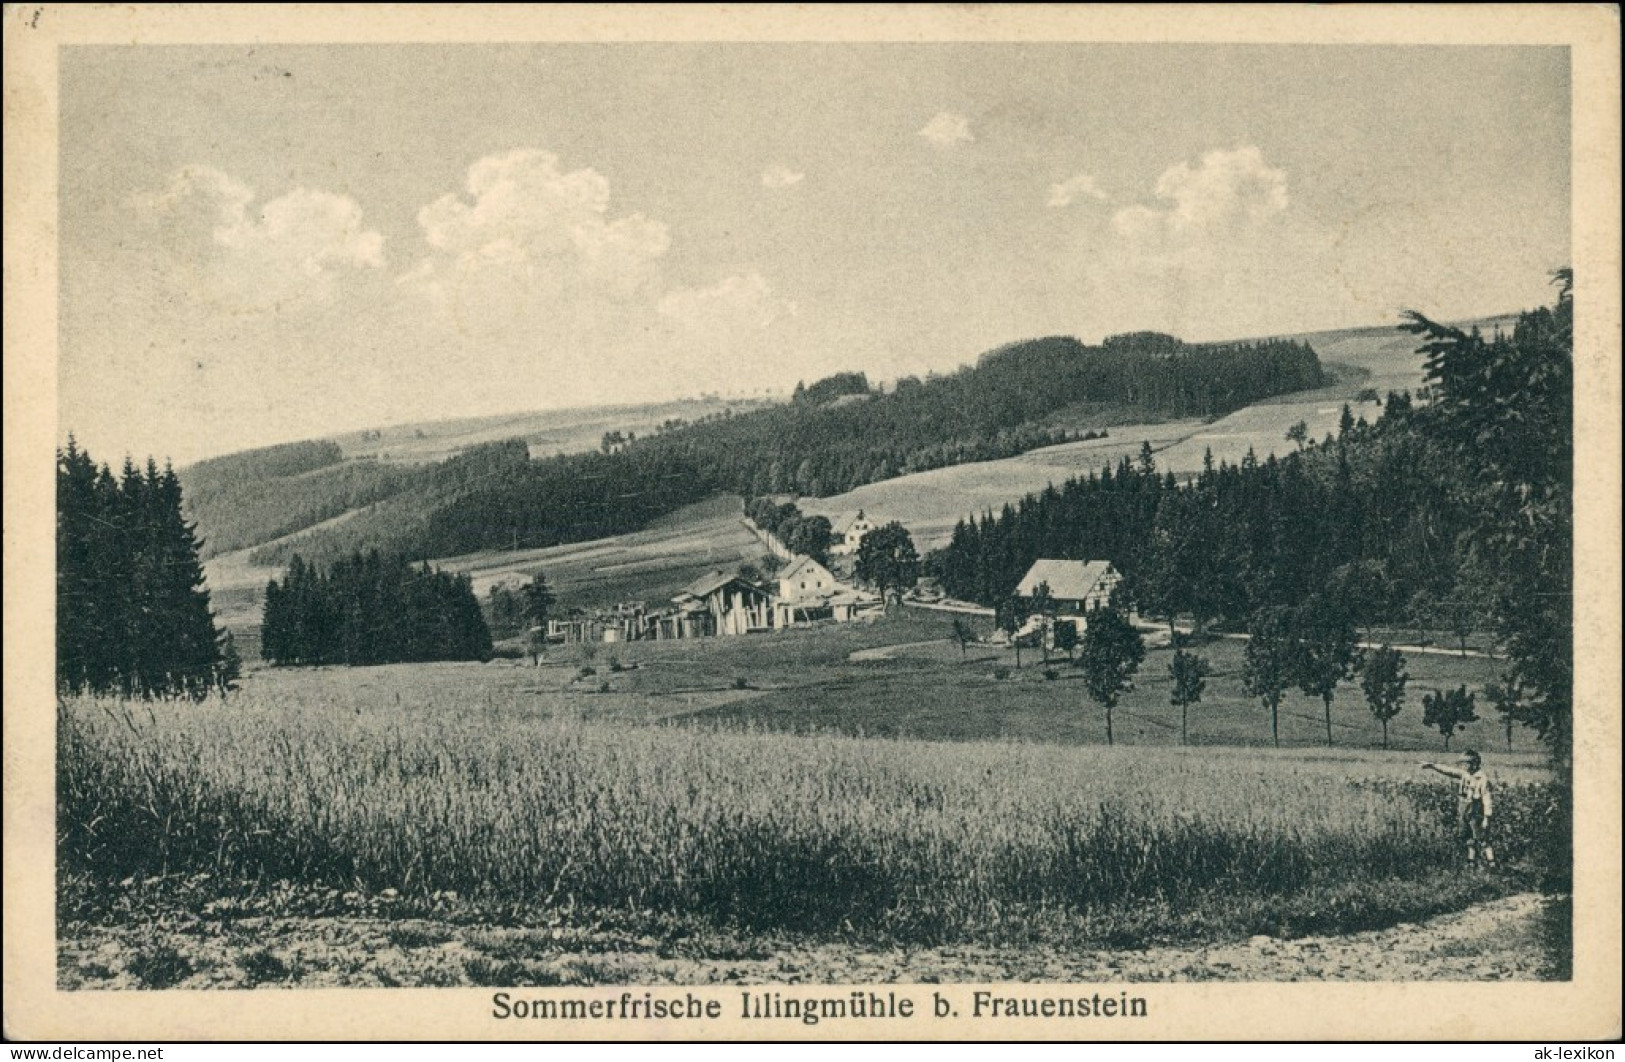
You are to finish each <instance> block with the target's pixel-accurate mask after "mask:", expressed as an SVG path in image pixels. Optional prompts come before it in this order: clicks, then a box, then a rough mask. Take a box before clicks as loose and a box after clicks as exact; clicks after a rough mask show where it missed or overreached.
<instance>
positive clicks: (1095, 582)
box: [1016, 560, 1123, 615]
mask: <svg viewBox="0 0 1625 1062" xmlns="http://www.w3.org/2000/svg"><path fill="white" fill-rule="evenodd" d="M1122 581H1123V577H1122V576H1121V575H1119V574H1118V572H1117V569H1116V568H1114V567H1112V563H1111V561H1098V560H1097V561H1074V560H1038V561H1034V562H1033V566H1032V567H1031V568H1029V569H1027V574H1026V575H1025V576H1023V577H1022V580H1021V582H1020V583H1019V584H1018V585H1017V586H1016V595H1017V596H1018V597H1026V598H1031V597H1032V596H1033V593H1034V591H1036V590H1037V589H1038V588H1039V587H1040V586H1041V585H1044V584H1046V583H1047V584H1049V593H1050V598H1051V600H1052V601H1053V602H1054V606H1055V610H1056V611H1057V612H1062V613H1071V614H1074V615H1082V614H1086V613H1088V612H1089V610H1090V609H1094V608H1103V607H1105V606H1106V605H1107V604H1109V603H1110V602H1111V596H1112V591H1113V590H1115V589H1116V588H1117V584H1118V583H1120V582H1122Z"/></svg>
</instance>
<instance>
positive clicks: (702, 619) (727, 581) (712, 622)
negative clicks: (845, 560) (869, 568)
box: [656, 571, 827, 638]
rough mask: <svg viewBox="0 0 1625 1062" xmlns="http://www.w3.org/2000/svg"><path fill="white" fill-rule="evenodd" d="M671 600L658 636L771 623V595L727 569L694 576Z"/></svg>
mask: <svg viewBox="0 0 1625 1062" xmlns="http://www.w3.org/2000/svg"><path fill="white" fill-rule="evenodd" d="M826 574H827V573H826ZM671 600H672V604H673V605H674V606H675V608H674V610H673V611H672V612H671V613H670V614H668V615H665V616H662V617H661V618H660V621H659V623H660V629H659V631H658V632H657V635H656V636H657V637H661V638H704V637H709V636H711V635H717V634H749V633H751V632H753V631H762V630H767V629H769V628H770V627H772V626H773V598H772V597H771V596H770V595H769V594H768V593H767V592H766V591H765V590H762V589H761V588H760V587H757V586H753V585H751V584H750V583H748V582H746V581H745V580H744V579H741V578H740V577H739V576H737V575H729V574H728V573H726V572H721V571H714V572H712V573H710V574H709V575H705V576H702V577H701V578H699V579H696V580H695V581H694V582H692V583H690V584H689V585H688V586H687V587H685V588H684V589H683V591H682V593H680V594H678V595H677V596H676V597H674V598H672V599H671Z"/></svg>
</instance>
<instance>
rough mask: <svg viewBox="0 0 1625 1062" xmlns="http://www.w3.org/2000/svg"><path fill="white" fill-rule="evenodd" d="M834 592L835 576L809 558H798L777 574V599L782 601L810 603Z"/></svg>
mask: <svg viewBox="0 0 1625 1062" xmlns="http://www.w3.org/2000/svg"><path fill="white" fill-rule="evenodd" d="M834 592H835V576H834V575H832V574H830V570H829V569H828V568H826V567H824V566H823V565H822V564H819V563H818V562H817V561H815V560H813V559H812V558H811V557H798V558H796V559H795V560H794V561H792V562H791V563H790V565H789V567H787V568H785V569H784V570H783V571H781V572H779V597H780V598H781V599H782V600H784V601H811V600H813V599H815V598H819V599H821V598H825V597H828V596H829V595H830V594H832V593H834Z"/></svg>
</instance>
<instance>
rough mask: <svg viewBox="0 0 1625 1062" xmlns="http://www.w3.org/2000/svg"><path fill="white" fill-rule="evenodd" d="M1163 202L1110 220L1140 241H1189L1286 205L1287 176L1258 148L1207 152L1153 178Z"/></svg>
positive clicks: (1277, 211) (1263, 216) (1268, 215)
mask: <svg viewBox="0 0 1625 1062" xmlns="http://www.w3.org/2000/svg"><path fill="white" fill-rule="evenodd" d="M1155 191H1156V195H1157V198H1158V199H1159V200H1162V201H1164V205H1162V206H1158V207H1147V206H1132V207H1127V208H1125V209H1123V210H1120V211H1118V212H1117V214H1116V215H1114V216H1113V219H1112V221H1113V224H1114V226H1115V227H1116V229H1117V231H1118V232H1119V233H1120V234H1122V235H1123V236H1125V237H1128V238H1130V239H1134V240H1141V241H1160V240H1174V241H1188V240H1191V239H1200V238H1202V237H1204V236H1208V235H1212V234H1216V233H1221V232H1224V231H1227V230H1233V229H1235V228H1237V227H1238V226H1242V225H1245V224H1247V223H1250V222H1258V221H1263V220H1265V219H1268V218H1271V217H1274V216H1275V215H1277V214H1280V213H1282V212H1283V211H1285V210H1286V208H1287V179H1286V173H1285V171H1283V170H1278V169H1276V168H1274V167H1272V166H1270V165H1269V164H1268V163H1266V162H1265V161H1264V155H1263V153H1262V152H1261V151H1259V150H1258V148H1256V147H1250V146H1249V147H1238V148H1236V149H1235V150H1234V151H1209V152H1208V153H1207V154H1205V155H1203V156H1202V158H1201V160H1200V161H1199V162H1198V163H1197V165H1196V166H1191V165H1190V164H1189V163H1187V162H1180V163H1176V164H1175V165H1173V166H1170V167H1168V169H1166V170H1164V171H1163V173H1162V176H1161V177H1159V178H1157V184H1156V188H1155Z"/></svg>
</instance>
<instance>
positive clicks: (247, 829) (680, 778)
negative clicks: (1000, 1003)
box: [57, 697, 1537, 939]
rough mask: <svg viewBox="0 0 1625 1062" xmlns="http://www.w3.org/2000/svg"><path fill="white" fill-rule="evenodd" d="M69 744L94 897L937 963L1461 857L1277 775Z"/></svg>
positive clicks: (856, 759)
mask: <svg viewBox="0 0 1625 1062" xmlns="http://www.w3.org/2000/svg"><path fill="white" fill-rule="evenodd" d="M58 724H59V731H58V746H57V747H58V765H57V766H58V796H59V803H58V816H59V820H58V835H59V862H60V866H61V868H62V869H63V870H67V871H70V872H73V873H76V874H83V875H85V876H87V877H89V878H91V879H93V880H95V881H100V882H105V883H114V882H118V881H121V880H125V879H128V878H131V877H137V878H142V877H147V876H153V875H163V874H177V873H199V872H209V873H212V874H215V875H217V876H219V877H221V878H230V879H235V880H243V879H251V880H262V881H267V882H270V881H282V880H285V881H291V882H297V883H308V884H320V885H324V886H327V887H331V888H338V889H360V890H367V891H372V892H380V891H382V890H385V889H395V890H398V891H399V892H400V893H401V894H403V895H405V896H413V895H425V896H426V895H429V894H431V893H433V892H443V891H445V890H454V891H456V892H458V893H460V894H461V895H463V896H465V897H471V898H479V899H484V900H490V901H494V902H498V903H502V904H509V905H516V906H536V905H552V906H566V907H567V906H571V905H586V906H588V907H610V908H614V907H618V908H623V909H631V910H635V911H651V912H665V913H675V914H682V915H690V916H700V917H703V918H705V919H707V920H709V921H713V922H715V923H717V924H720V925H734V926H740V927H746V928H754V929H787V930H803V931H813V932H831V933H834V932H852V931H860V932H861V931H874V932H881V933H885V934H888V935H892V936H896V937H900V938H908V939H927V938H929V939H943V938H945V937H953V936H957V935H964V934H973V933H977V932H982V931H987V930H990V929H995V928H997V927H1000V926H1011V925H1017V924H1021V923H1024V922H1030V921H1031V920H1032V919H1034V918H1035V917H1038V916H1042V915H1044V914H1046V913H1048V914H1053V915H1059V916H1067V917H1080V918H1088V917H1092V916H1098V915H1109V914H1111V913H1112V912H1119V913H1121V912H1124V911H1129V910H1133V909H1136V908H1137V907H1138V908H1147V907H1159V906H1160V907H1167V906H1169V905H1172V906H1174V907H1181V906H1184V907H1189V906H1190V905H1191V904H1195V903H1198V902H1206V901H1211V900H1214V899H1219V900H1222V901H1225V902H1232V901H1241V900H1246V901H1250V902H1253V903H1254V906H1255V907H1256V906H1257V905H1258V904H1259V903H1263V904H1266V905H1267V904H1268V903H1270V902H1272V901H1273V900H1275V899H1284V898H1291V897H1302V896H1305V895H1313V894H1315V892H1316V890H1324V889H1341V890H1346V889H1348V888H1350V887H1354V888H1360V887H1364V886H1366V885H1369V886H1371V887H1373V888H1378V887H1381V886H1383V885H1384V884H1385V883H1392V882H1396V881H1398V882H1412V883H1418V882H1426V881H1428V880H1431V879H1432V877H1435V876H1437V875H1438V874H1439V873H1441V872H1445V871H1449V870H1450V869H1451V868H1452V866H1453V864H1454V862H1455V860H1456V855H1457V853H1456V851H1455V846H1454V843H1453V840H1452V836H1451V834H1450V832H1449V831H1448V830H1447V829H1446V827H1445V825H1444V822H1443V814H1444V810H1445V807H1446V805H1447V804H1448V794H1446V793H1444V792H1443V790H1442V787H1439V786H1432V787H1428V786H1422V785H1410V784H1406V783H1401V782H1397V781H1386V782H1384V781H1370V780H1358V779H1352V780H1351V779H1350V778H1349V777H1348V770H1347V765H1346V764H1338V763H1335V762H1333V763H1326V764H1316V763H1305V762H1297V761H1293V760H1290V759H1288V758H1285V757H1280V756H1264V755H1258V756H1247V757H1242V756H1203V755H1192V754H1189V753H1187V752H1185V751H1184V750H1177V749H1147V748H1137V749H1105V748H1098V747H1092V748H1058V747H1048V746H1035V745H1011V744H1005V745H1000V744H978V745H946V744H928V743H918V742H901V741H876V740H863V739H857V738H849V737H839V736H823V737H818V736H814V737H785V736H783V735H771V734H753V733H738V732H699V731H693V730H675V729H667V728H655V727H628V728H615V727H600V726H594V725H588V724H583V723H579V722H567V721H559V720H549V719H536V718H533V717H527V716H526V715H524V714H523V713H521V712H519V711H496V710H481V709H479V708H469V709H468V710H467V711H460V710H458V709H457V708H456V707H455V706H452V707H448V708H447V709H446V710H445V711H443V712H439V713H436V714H429V713H426V712H422V711H400V712H393V713H368V714H363V715H357V714H354V713H351V712H344V711H341V710H338V709H337V708H335V707H322V706H320V705H308V706H307V705H289V704H285V703H284V704H272V703H267V702H258V703H256V702H255V701H254V700H253V698H252V697H237V698H234V699H233V700H232V701H231V702H230V703H229V704H224V705H222V704H220V703H208V704H205V705H202V706H195V705H191V704H186V705H165V704H158V705H153V706H151V707H150V708H147V707H144V706H138V707H131V706H129V705H125V704H121V703H118V702H111V701H99V700H89V699H79V700H72V701H67V702H64V703H63V704H62V705H61V707H60V708H59V720H58ZM1535 788H1537V787H1531V786H1522V787H1510V788H1504V789H1503V792H1504V793H1505V794H1506V795H1504V796H1503V797H1502V800H1503V802H1510V803H1512V804H1514V805H1515V804H1517V803H1518V801H1520V800H1522V799H1524V797H1523V796H1520V795H1519V794H1520V793H1524V794H1525V795H1527V794H1528V793H1533V792H1534V791H1535Z"/></svg>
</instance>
